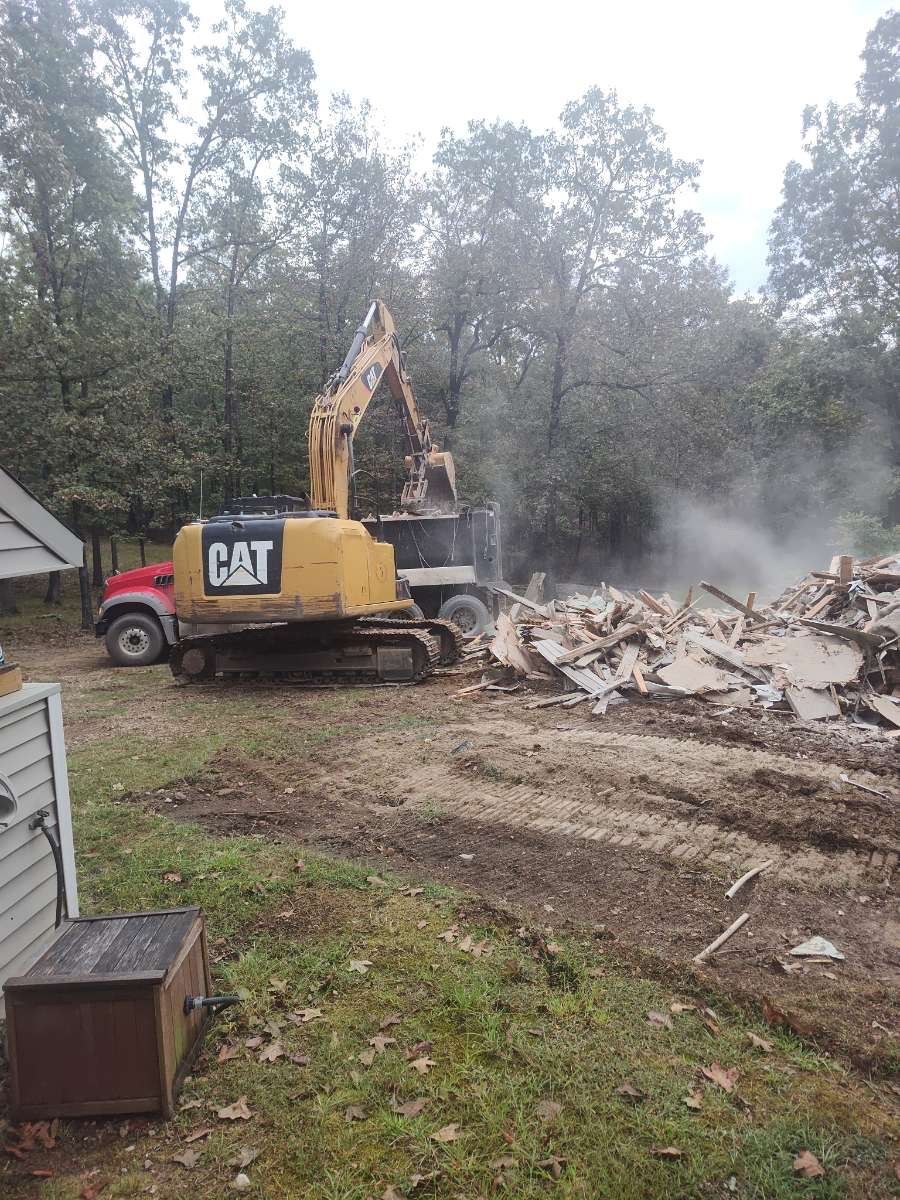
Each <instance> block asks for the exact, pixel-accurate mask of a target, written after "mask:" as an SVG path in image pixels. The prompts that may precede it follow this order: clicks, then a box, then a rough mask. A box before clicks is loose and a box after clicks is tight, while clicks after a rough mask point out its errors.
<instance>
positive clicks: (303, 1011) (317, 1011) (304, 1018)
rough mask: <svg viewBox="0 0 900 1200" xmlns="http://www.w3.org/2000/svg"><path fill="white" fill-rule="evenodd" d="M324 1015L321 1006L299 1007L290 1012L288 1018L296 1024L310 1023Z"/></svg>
mask: <svg viewBox="0 0 900 1200" xmlns="http://www.w3.org/2000/svg"><path fill="white" fill-rule="evenodd" d="M321 1015H322V1010H321V1008H298V1009H295V1010H294V1012H292V1013H288V1018H289V1019H290V1020H291V1021H293V1022H294V1024H295V1025H308V1024H309V1022H310V1021H318V1019H319V1018H320V1017H321Z"/></svg>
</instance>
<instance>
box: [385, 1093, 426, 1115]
mask: <svg viewBox="0 0 900 1200" xmlns="http://www.w3.org/2000/svg"><path fill="white" fill-rule="evenodd" d="M430 1103H431V1101H430V1100H429V1099H428V1097H427V1096H420V1097H419V1098H418V1099H417V1100H406V1101H404V1103H403V1104H398V1103H397V1101H396V1100H393V1101H392V1102H391V1112H395V1113H396V1114H397V1116H398V1117H417V1116H418V1115H419V1113H421V1112H422V1111H423V1109H425V1108H426V1107H427V1106H428V1105H429V1104H430Z"/></svg>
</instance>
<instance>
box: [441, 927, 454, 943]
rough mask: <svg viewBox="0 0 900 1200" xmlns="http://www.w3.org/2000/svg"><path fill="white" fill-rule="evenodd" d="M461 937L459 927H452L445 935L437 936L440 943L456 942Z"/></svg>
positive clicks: (446, 930)
mask: <svg viewBox="0 0 900 1200" xmlns="http://www.w3.org/2000/svg"><path fill="white" fill-rule="evenodd" d="M458 937H459V926H458V925H451V926H450V928H449V929H445V930H444V932H443V933H439V934H438V935H437V938H438V941H439V942H455V941H456V939H457V938H458Z"/></svg>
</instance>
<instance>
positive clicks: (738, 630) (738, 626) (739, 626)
mask: <svg viewBox="0 0 900 1200" xmlns="http://www.w3.org/2000/svg"><path fill="white" fill-rule="evenodd" d="M744 619H745V618H744V614H743V613H741V615H740V616H739V617H738V619H737V620H736V621H735V623H734V629H732V631H731V636H730V637H729V639H728V645H729V646H736V645H737V644H738V642H739V641H740V640H741V634H742V633H743V632H744Z"/></svg>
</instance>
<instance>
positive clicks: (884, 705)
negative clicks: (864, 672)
mask: <svg viewBox="0 0 900 1200" xmlns="http://www.w3.org/2000/svg"><path fill="white" fill-rule="evenodd" d="M866 703H867V704H868V705H869V707H870V708H872V709H874V710H875V712H877V713H878V715H879V717H884V719H885V720H886V721H887V722H889V723H890V724H891V725H896V726H897V728H898V729H900V704H897V703H895V701H893V700H891V699H890V697H889V696H874V695H873V696H866Z"/></svg>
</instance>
